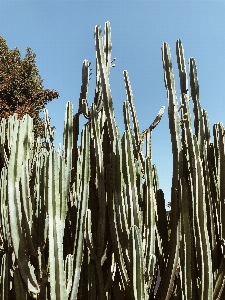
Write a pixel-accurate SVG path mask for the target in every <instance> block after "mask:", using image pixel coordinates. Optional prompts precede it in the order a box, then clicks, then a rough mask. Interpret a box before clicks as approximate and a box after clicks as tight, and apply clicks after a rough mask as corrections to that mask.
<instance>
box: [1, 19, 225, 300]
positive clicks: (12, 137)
mask: <svg viewBox="0 0 225 300" xmlns="http://www.w3.org/2000/svg"><path fill="white" fill-rule="evenodd" d="M95 45H96V88H95V97H94V101H93V103H92V104H91V105H90V108H88V102H87V94H88V83H89V80H90V78H89V77H90V63H88V61H87V60H85V61H84V62H83V66H82V85H81V93H80V98H79V104H78V112H77V113H75V114H73V105H72V103H71V102H68V103H67V105H66V112H65V122H64V133H63V146H62V155H61V154H60V148H59V150H58V152H57V151H55V147H54V131H51V128H50V126H49V120H48V119H49V118H48V111H47V110H45V111H44V113H45V131H44V135H45V136H44V137H45V140H46V145H47V147H46V149H43V148H41V140H40V138H39V139H37V140H36V141H34V136H33V133H32V129H33V120H32V118H30V117H29V116H28V115H26V116H24V118H23V120H17V116H16V115H14V116H11V117H10V118H9V119H8V120H6V119H2V120H1V123H0V155H1V157H2V159H3V161H4V166H5V167H3V169H2V171H1V174H0V237H1V245H0V295H1V296H0V298H1V299H12V298H13V297H15V298H16V299H53V300H54V299H71V300H72V299H98V300H102V299H112V300H113V299H138V300H139V299H146V300H147V299H153V298H154V290H155V286H156V281H157V273H158V266H159V268H160V275H161V277H162V278H161V282H160V285H159V288H158V290H157V293H156V296H155V299H163V300H165V299H178V298H179V299H180V298H182V299H219V298H221V297H224V278H225V274H224V272H225V271H224V270H225V265H224V264H225V259H224V248H225V247H224V240H225V229H224V228H225V224H224V223H225V220H224V218H223V215H224V212H225V204H224V201H223V199H224V195H225V188H224V182H223V178H224V177H225V176H224V175H225V174H224V170H225V166H224V161H225V159H224V151H223V149H224V128H223V125H222V124H221V123H218V124H215V125H214V127H213V131H214V132H213V135H214V143H212V142H210V131H209V121H208V117H207V113H206V111H205V110H203V109H201V106H200V101H199V86H198V79H197V68H196V65H195V61H194V59H193V58H191V59H190V60H189V66H190V86H191V98H192V101H193V104H194V128H195V133H193V132H192V124H191V115H190V107H189V101H190V97H189V94H188V82H187V75H186V67H185V60H184V51H183V46H182V43H181V41H180V40H178V41H177V45H176V49H177V61H178V69H179V75H180V91H181V94H180V102H181V103H180V108H178V103H177V99H176V91H175V81H174V75H173V69H172V60H171V54H170V50H169V46H168V44H166V43H163V46H162V57H163V68H164V80H165V86H166V90H167V96H168V115H169V128H170V134H171V142H172V151H173V179H172V188H171V211H170V212H169V213H167V212H166V209H165V199H164V194H163V191H162V190H161V189H160V187H159V178H158V174H157V168H156V166H155V165H154V164H153V163H152V154H151V138H152V134H153V129H154V128H155V127H156V126H157V125H158V124H159V122H160V120H161V118H162V115H163V113H164V109H165V107H164V106H162V108H161V109H160V111H159V113H158V115H157V116H156V118H155V119H154V121H153V122H152V123H151V124H149V127H148V128H147V129H145V130H143V131H140V129H139V125H138V120H137V114H136V110H135V106H134V100H133V93H132V89H131V83H130V80H129V76H128V72H127V71H124V72H123V75H124V82H125V89H126V95H127V100H126V101H125V102H124V104H123V111H124V124H125V131H124V132H123V133H122V134H121V138H120V132H119V129H118V127H117V126H116V121H115V116H114V110H113V101H112V95H111V90H110V84H109V76H110V69H111V67H113V65H112V62H113V61H111V52H112V42H111V28H110V23H109V22H106V23H105V34H104V41H103V38H102V31H101V27H100V26H96V27H95ZM114 60H115V59H114ZM81 114H83V115H84V117H85V118H86V119H87V123H86V124H85V125H84V126H83V129H82V130H81V145H80V146H78V144H77V141H78V136H79V133H80V130H79V117H80V115H81ZM6 125H7V126H8V132H7V136H5V127H6ZM144 139H146V155H144V152H143V142H144ZM5 143H7V144H8V148H9V150H10V155H9V158H8V157H7V155H6V153H5V147H4V145H5ZM178 264H179V265H180V271H179V276H178V277H177V276H176V273H177V265H178Z"/></svg>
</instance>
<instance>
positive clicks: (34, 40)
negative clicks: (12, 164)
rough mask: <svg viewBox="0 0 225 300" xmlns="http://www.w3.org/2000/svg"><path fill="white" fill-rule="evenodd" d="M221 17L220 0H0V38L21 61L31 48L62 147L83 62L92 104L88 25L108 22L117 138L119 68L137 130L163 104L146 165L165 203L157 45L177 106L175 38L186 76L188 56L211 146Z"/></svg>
mask: <svg viewBox="0 0 225 300" xmlns="http://www.w3.org/2000/svg"><path fill="white" fill-rule="evenodd" d="M224 15H225V4H224V2H223V1H122V0H121V1H75V0H74V1H46V0H45V1H41V0H40V1H2V2H1V4H0V35H1V36H2V37H3V38H5V39H6V41H7V45H8V46H9V48H10V49H13V48H14V47H18V48H19V49H20V51H21V55H22V57H24V56H25V54H26V47H27V46H29V47H31V49H32V50H33V51H34V52H35V53H36V55H37V57H36V58H37V66H38V69H39V74H40V75H41V77H42V78H43V79H44V81H43V85H44V87H45V88H46V89H47V88H49V89H55V90H57V91H58V92H59V94H60V98H59V99H55V100H53V101H52V102H50V103H49V104H48V105H47V109H48V112H49V116H50V117H51V125H52V126H53V125H54V126H56V138H55V145H56V148H57V149H58V144H59V143H62V136H63V125H64V115H65V107H66V102H67V101H72V103H73V106H74V112H77V109H78V99H79V95H80V87H81V69H82V63H83V61H84V59H87V60H88V61H90V62H91V63H92V65H91V66H92V69H93V71H92V73H93V74H92V75H91V81H90V86H89V93H88V105H89V107H90V104H91V103H92V102H93V96H94V88H95V43H94V27H95V25H97V24H99V25H101V27H102V31H104V24H105V22H106V21H109V22H110V24H111V31H112V46H113V48H112V58H114V57H116V61H115V64H116V67H115V68H112V69H111V78H110V85H111V91H112V97H113V103H114V109H115V116H116V123H117V125H118V126H119V128H120V133H121V135H122V132H123V130H124V124H123V101H124V100H125V99H126V92H125V88H124V79H123V70H127V71H128V74H129V77H130V81H131V87H132V90H133V94H134V104H135V107H136V111H137V116H138V121H139V126H140V129H141V130H144V129H146V128H147V127H149V125H150V124H151V123H152V122H153V120H154V118H155V116H156V115H157V113H158V111H159V109H160V108H161V106H162V105H165V106H166V111H165V113H164V117H163V119H162V121H161V122H160V124H159V125H158V126H157V127H156V128H155V129H154V131H153V137H152V156H153V157H152V159H153V163H154V164H156V166H157V169H158V175H159V181H160V188H161V189H162V190H163V191H164V194H165V199H166V203H167V202H168V201H170V188H171V180H172V150H171V149H172V147H171V137H170V132H169V126H168V100H167V95H166V89H165V85H164V73H163V66H162V52H161V46H162V43H163V42H167V43H168V44H169V46H170V49H171V54H172V60H173V69H174V73H175V83H176V90H177V96H178V100H179V91H180V90H179V80H178V72H177V63H176V50H175V46H176V40H177V39H181V41H182V43H183V46H184V53H185V58H186V66H187V71H188V72H189V68H188V59H189V58H190V57H194V58H195V60H196V64H197V69H198V79H199V85H200V101H201V105H202V108H204V109H206V110H207V112H208V116H209V121H210V129H211V140H213V136H212V127H213V124H214V123H217V122H224V119H225V111H224V110H225V90H224V86H225V74H224V70H225V58H224V49H225V35H224V29H225V25H224V24H225V23H224ZM41 116H42V117H43V114H41ZM83 120H84V118H83Z"/></svg>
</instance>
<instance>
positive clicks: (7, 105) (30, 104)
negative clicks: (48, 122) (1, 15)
mask: <svg viewBox="0 0 225 300" xmlns="http://www.w3.org/2000/svg"><path fill="white" fill-rule="evenodd" d="M26 50H27V53H26V55H25V58H24V59H21V55H20V51H19V49H18V48H14V49H13V50H9V48H8V46H7V44H6V40H5V39H4V38H2V37H1V36H0V120H1V119H2V118H7V117H9V116H10V115H13V114H14V113H17V114H18V116H17V118H18V119H22V118H23V116H24V115H25V114H26V113H27V114H29V115H30V116H31V117H32V118H33V121H34V130H33V131H34V137H35V140H36V138H37V137H38V136H40V137H41V138H43V132H44V119H43V118H40V115H39V113H40V111H41V110H43V108H44V107H45V105H46V104H47V103H48V102H50V101H52V100H53V99H55V98H58V97H59V93H58V92H57V91H55V90H50V89H44V87H43V85H42V82H43V79H41V77H40V75H39V73H38V68H37V66H36V64H35V63H36V59H35V57H36V54H35V53H34V52H32V50H31V48H30V47H27V49H26ZM51 128H52V129H54V128H55V126H53V127H51ZM6 130H7V128H6Z"/></svg>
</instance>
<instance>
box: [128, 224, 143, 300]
mask: <svg viewBox="0 0 225 300" xmlns="http://www.w3.org/2000/svg"><path fill="white" fill-rule="evenodd" d="M129 243H130V249H131V250H130V259H131V285H132V288H133V294H134V299H135V300H138V299H145V291H144V257H143V248H142V241H141V235H140V230H139V228H138V227H137V226H135V225H133V226H131V229H130V235H129Z"/></svg>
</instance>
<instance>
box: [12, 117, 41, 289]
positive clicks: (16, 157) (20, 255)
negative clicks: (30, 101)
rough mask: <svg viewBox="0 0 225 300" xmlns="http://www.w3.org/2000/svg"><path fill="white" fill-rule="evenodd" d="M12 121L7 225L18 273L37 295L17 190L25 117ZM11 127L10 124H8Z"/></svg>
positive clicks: (23, 155) (22, 155)
mask: <svg viewBox="0 0 225 300" xmlns="http://www.w3.org/2000/svg"><path fill="white" fill-rule="evenodd" d="M12 121H14V125H15V128H14V136H17V138H16V140H15V141H14V143H12V144H11V156H10V159H9V164H8V181H7V194H8V203H9V204H8V205H9V223H10V234H11V237H12V243H13V248H14V252H15V255H16V259H17V262H18V266H19V269H20V273H21V275H22V278H23V280H24V282H25V284H26V286H27V288H28V290H29V292H31V293H34V294H37V293H39V292H40V289H39V286H38V283H37V279H36V276H35V274H34V267H33V266H32V265H31V263H30V261H29V259H28V256H27V249H26V236H25V234H24V231H23V228H22V207H21V199H20V198H21V197H20V189H19V179H20V177H21V172H22V170H21V166H22V163H23V161H24V158H25V157H26V153H24V151H25V147H24V139H25V137H26V136H27V131H26V128H25V124H24V123H25V122H26V121H27V117H26V118H25V119H23V120H22V121H20V120H17V121H16V120H15V119H14V120H13V118H9V120H8V122H9V124H10V123H11V122H12ZM10 125H11V124H10Z"/></svg>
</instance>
